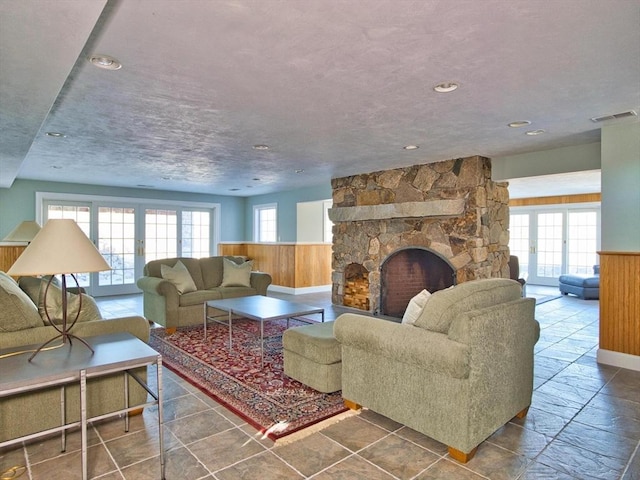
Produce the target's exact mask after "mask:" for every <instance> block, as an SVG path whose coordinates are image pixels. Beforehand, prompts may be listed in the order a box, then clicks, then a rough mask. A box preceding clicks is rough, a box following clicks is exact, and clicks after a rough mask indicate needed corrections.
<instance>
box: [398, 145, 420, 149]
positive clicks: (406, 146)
mask: <svg viewBox="0 0 640 480" xmlns="http://www.w3.org/2000/svg"><path fill="white" fill-rule="evenodd" d="M402 148H404V149H405V150H417V149H419V148H420V146H418V145H405V146H404V147H402Z"/></svg>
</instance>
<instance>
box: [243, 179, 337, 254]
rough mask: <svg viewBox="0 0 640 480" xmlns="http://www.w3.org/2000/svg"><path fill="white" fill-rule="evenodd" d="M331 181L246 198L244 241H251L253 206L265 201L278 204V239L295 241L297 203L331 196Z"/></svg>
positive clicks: (280, 240)
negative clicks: (314, 185)
mask: <svg viewBox="0 0 640 480" xmlns="http://www.w3.org/2000/svg"><path fill="white" fill-rule="evenodd" d="M331 196H332V190H331V183H329V182H327V183H326V184H322V185H318V186H316V187H309V188H301V189H298V190H290V191H287V192H279V193H270V194H266V195H256V196H255V197H249V198H247V203H246V206H245V209H246V210H245V224H246V237H245V241H246V242H251V241H253V207H254V206H255V205H262V204H266V203H277V204H278V241H279V242H295V241H296V238H297V235H298V234H297V225H298V222H297V203H298V202H312V201H315V200H326V199H328V198H331Z"/></svg>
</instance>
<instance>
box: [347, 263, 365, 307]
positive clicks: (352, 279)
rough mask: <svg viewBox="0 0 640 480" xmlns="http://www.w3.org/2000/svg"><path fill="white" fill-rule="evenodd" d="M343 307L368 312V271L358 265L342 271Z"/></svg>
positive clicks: (348, 266)
mask: <svg viewBox="0 0 640 480" xmlns="http://www.w3.org/2000/svg"><path fill="white" fill-rule="evenodd" d="M342 303H343V305H344V306H345V307H354V308H357V309H360V310H366V311H369V271H368V270H367V269H366V268H364V266H362V265H360V264H359V263H351V264H349V265H347V268H345V270H344V296H343V301H342Z"/></svg>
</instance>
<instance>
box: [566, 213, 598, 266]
mask: <svg viewBox="0 0 640 480" xmlns="http://www.w3.org/2000/svg"><path fill="white" fill-rule="evenodd" d="M598 230H599V229H598V214H597V212H596V211H595V210H584V211H570V212H569V218H568V233H567V270H566V272H567V273H571V274H584V275H593V266H594V265H595V264H596V263H598V258H597V257H598V254H597V253H596V251H597V249H598V248H597V244H598Z"/></svg>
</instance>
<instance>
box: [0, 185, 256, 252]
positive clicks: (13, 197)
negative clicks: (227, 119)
mask: <svg viewBox="0 0 640 480" xmlns="http://www.w3.org/2000/svg"><path fill="white" fill-rule="evenodd" d="M36 192H53V193H70V194H82V195H100V196H112V197H127V198H140V199H149V200H177V201H184V202H205V203H218V204H220V223H221V225H222V226H223V228H221V232H220V240H221V241H232V242H235V241H238V240H239V239H244V238H245V223H244V212H245V203H246V199H245V198H242V197H229V196H223V195H203V194H196V193H186V192H169V191H161V190H146V189H141V188H120V187H102V186H96V185H82V184H76V183H55V182H40V181H31V180H16V181H15V182H14V183H13V185H12V186H11V188H0V239H1V238H4V236H5V235H6V234H8V233H9V232H10V231H11V230H12V229H13V228H14V227H15V226H16V225H17V224H18V223H20V222H21V221H23V220H35V215H36V205H35V203H36Z"/></svg>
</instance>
